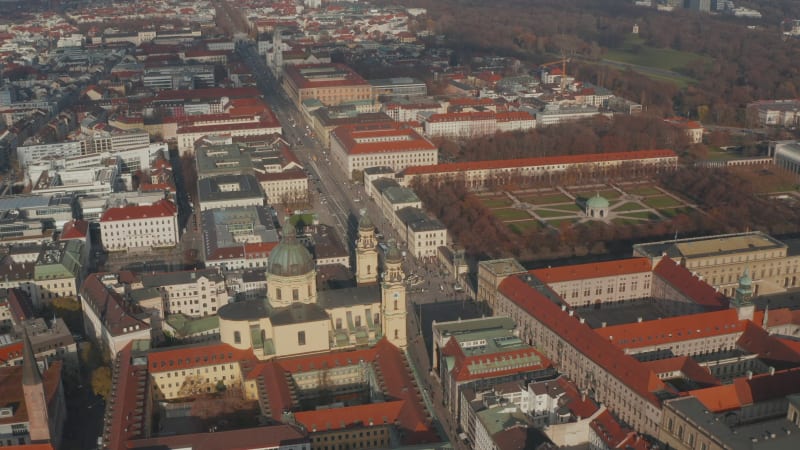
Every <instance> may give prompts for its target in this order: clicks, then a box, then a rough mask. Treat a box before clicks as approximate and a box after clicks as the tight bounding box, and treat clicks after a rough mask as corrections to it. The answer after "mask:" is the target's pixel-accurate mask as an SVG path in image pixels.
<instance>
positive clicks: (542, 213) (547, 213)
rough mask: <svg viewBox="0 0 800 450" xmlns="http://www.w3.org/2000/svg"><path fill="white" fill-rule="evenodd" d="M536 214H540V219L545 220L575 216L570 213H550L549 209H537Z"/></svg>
mask: <svg viewBox="0 0 800 450" xmlns="http://www.w3.org/2000/svg"><path fill="white" fill-rule="evenodd" d="M536 214H538V215H539V217H543V218H545V219H547V218H550V217H564V216H570V217H572V216H574V214H570V213H569V211H550V210H547V209H537V210H536Z"/></svg>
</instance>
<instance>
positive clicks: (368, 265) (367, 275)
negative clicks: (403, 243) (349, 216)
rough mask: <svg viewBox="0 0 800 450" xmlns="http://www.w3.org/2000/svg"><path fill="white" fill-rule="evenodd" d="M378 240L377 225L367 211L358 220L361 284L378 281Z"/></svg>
mask: <svg viewBox="0 0 800 450" xmlns="http://www.w3.org/2000/svg"><path fill="white" fill-rule="evenodd" d="M377 246H378V242H377V240H376V239H375V225H373V224H372V221H371V220H370V219H369V217H368V216H367V214H366V212H365V211H362V212H361V220H359V221H358V239H357V240H356V283H358V285H359V286H364V285H370V284H375V283H377V282H378V249H377Z"/></svg>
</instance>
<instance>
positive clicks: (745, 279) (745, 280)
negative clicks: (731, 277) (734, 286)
mask: <svg viewBox="0 0 800 450" xmlns="http://www.w3.org/2000/svg"><path fill="white" fill-rule="evenodd" d="M752 285H753V279H752V278H750V269H745V270H744V273H743V274H742V276H741V277H739V286H740V287H750V286H752Z"/></svg>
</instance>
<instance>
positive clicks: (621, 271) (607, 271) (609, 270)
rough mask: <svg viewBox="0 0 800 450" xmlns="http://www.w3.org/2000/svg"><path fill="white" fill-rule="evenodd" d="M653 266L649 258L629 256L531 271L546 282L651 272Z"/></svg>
mask: <svg viewBox="0 0 800 450" xmlns="http://www.w3.org/2000/svg"><path fill="white" fill-rule="evenodd" d="M651 269H652V266H651V265H650V260H649V259H648V258H628V259H617V260H614V261H606V262H597V263H588V264H575V265H571V266H559V267H552V268H547V269H535V270H531V271H530V273H531V274H533V275H535V276H536V278H538V279H540V280H542V281H543V282H545V283H561V282H564V281H574V280H586V279H591V278H603V277H615V276H620V275H630V274H634V273H641V272H650V270H651Z"/></svg>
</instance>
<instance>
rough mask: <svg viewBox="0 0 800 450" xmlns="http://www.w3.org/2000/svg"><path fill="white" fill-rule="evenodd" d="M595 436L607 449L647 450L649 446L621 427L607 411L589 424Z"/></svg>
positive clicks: (632, 432) (639, 437) (633, 433)
mask: <svg viewBox="0 0 800 450" xmlns="http://www.w3.org/2000/svg"><path fill="white" fill-rule="evenodd" d="M589 426H590V427H592V430H593V431H594V432H595V434H596V435H597V436H598V437H599V438H600V439H602V440H603V442H605V444H606V446H607V448H624V449H626V450H649V448H650V444H649V443H648V442H647V441H646V440H645V439H644V438H642V437H641V436H639V435H638V434H636V433H635V432H634V431H633V430H631V429H629V428H626V427H623V426H622V425H620V423H619V422H618V421H617V419H615V418H614V416H612V415H611V413H610V412H609V411H608V410H605V411H603V412H602V413H600V415H598V416H597V417H595V418H594V420H592V421H591V423H589Z"/></svg>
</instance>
